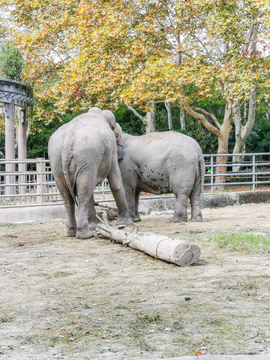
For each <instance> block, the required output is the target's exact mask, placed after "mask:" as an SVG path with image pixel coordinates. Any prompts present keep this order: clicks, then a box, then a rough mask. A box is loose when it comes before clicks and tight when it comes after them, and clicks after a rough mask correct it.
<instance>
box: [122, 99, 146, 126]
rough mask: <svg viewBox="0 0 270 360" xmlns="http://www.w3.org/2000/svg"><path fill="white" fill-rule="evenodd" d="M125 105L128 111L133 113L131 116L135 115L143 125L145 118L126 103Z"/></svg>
mask: <svg viewBox="0 0 270 360" xmlns="http://www.w3.org/2000/svg"><path fill="white" fill-rule="evenodd" d="M125 105H126V107H127V108H128V109H129V110H131V111H132V112H133V114H135V115H136V116H137V117H138V118H139V119H141V120H142V122H143V123H144V124H145V117H144V116H142V115H140V114H139V113H138V112H137V111H136V110H135V109H134V108H133V107H132V106H130V105H128V104H126V103H125Z"/></svg>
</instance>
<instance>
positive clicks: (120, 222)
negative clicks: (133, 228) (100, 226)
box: [115, 216, 134, 225]
mask: <svg viewBox="0 0 270 360" xmlns="http://www.w3.org/2000/svg"><path fill="white" fill-rule="evenodd" d="M115 225H134V223H133V221H132V220H131V218H130V217H119V216H118V219H117V221H116V223H115Z"/></svg>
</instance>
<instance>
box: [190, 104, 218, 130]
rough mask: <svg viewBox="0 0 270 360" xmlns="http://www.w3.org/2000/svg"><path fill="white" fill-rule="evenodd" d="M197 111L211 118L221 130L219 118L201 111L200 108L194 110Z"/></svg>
mask: <svg viewBox="0 0 270 360" xmlns="http://www.w3.org/2000/svg"><path fill="white" fill-rule="evenodd" d="M194 109H195V110H197V111H201V112H202V113H203V114H205V115H207V116H209V117H210V118H211V119H213V121H214V122H215V124H216V125H217V127H218V128H219V129H220V127H221V125H220V123H219V122H218V120H217V118H216V117H215V115H214V114H211V113H209V112H208V111H206V110H204V109H201V108H198V107H195V108H194Z"/></svg>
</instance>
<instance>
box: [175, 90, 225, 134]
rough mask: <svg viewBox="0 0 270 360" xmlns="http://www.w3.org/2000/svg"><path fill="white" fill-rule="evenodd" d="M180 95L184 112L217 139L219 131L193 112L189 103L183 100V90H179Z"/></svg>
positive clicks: (203, 117)
mask: <svg viewBox="0 0 270 360" xmlns="http://www.w3.org/2000/svg"><path fill="white" fill-rule="evenodd" d="M180 94H181V95H182V97H183V99H182V102H183V105H184V108H185V109H186V112H187V113H188V114H189V115H191V116H193V117H194V118H195V119H197V120H199V121H201V122H202V123H203V125H204V126H205V127H206V128H207V129H208V130H209V131H211V132H212V133H214V134H215V135H216V136H217V137H221V132H220V130H219V129H217V128H216V127H214V126H213V125H212V124H210V122H209V121H208V120H207V119H206V117H205V116H204V115H202V114H199V113H198V112H196V111H194V110H193V109H192V108H191V107H190V105H189V103H188V102H187V100H186V99H185V94H184V92H183V90H182V89H181V88H180Z"/></svg>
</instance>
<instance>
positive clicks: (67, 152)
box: [62, 136, 78, 206]
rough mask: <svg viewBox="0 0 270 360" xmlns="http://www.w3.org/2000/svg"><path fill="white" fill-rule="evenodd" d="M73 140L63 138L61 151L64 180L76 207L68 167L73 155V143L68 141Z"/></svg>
mask: <svg viewBox="0 0 270 360" xmlns="http://www.w3.org/2000/svg"><path fill="white" fill-rule="evenodd" d="M70 138H72V139H74V136H72V137H67V136H66V137H65V139H64V141H63V149H62V169H63V173H64V178H65V180H66V184H67V187H68V189H69V192H70V194H71V196H72V198H73V200H74V202H75V204H76V205H77V206H78V203H77V199H76V196H75V193H74V186H72V185H71V181H70V177H69V171H68V170H69V165H70V163H71V160H72V154H73V146H74V143H73V141H72V140H71V139H70Z"/></svg>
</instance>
